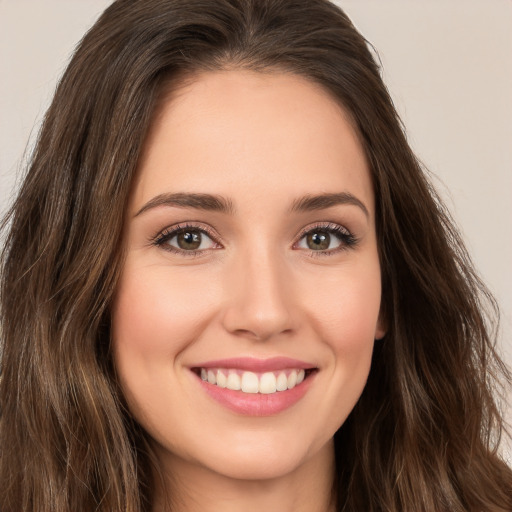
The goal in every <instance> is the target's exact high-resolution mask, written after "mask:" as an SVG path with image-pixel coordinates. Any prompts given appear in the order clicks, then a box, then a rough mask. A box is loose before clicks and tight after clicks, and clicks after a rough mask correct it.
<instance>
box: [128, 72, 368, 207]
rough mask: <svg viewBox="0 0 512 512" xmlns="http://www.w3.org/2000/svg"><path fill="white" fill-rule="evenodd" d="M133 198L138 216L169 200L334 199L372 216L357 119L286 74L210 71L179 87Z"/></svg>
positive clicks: (154, 134)
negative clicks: (177, 195) (172, 196)
mask: <svg viewBox="0 0 512 512" xmlns="http://www.w3.org/2000/svg"><path fill="white" fill-rule="evenodd" d="M347 188H348V189H350V190H346V189H347ZM133 190H134V193H133V197H132V208H134V209H135V208H137V206H140V205H141V204H142V203H144V202H145V201H148V200H149V199H151V197H153V196H155V195H157V194H161V193H163V192H208V193H212V194H221V195H230V196H231V195H233V196H234V197H232V200H233V202H234V203H235V204H236V203H237V202H238V201H241V202H244V204H248V203H247V201H249V204H250V203H251V200H255V199H256V198H257V197H258V194H260V195H262V196H264V197H265V198H266V199H269V198H270V197H275V199H276V201H278V200H283V201H284V200H286V198H290V197H293V196H294V195H296V196H299V195H305V194H316V193H328V192H332V191H333V190H335V191H337V192H342V191H349V192H351V193H354V194H356V195H358V196H360V197H361V199H362V200H364V201H365V202H366V203H367V205H368V209H369V210H370V211H371V210H372V209H373V191H372V185H371V179H370V174H369V170H368V165H367V162H366V158H365V156H364V152H363V149H362V147H361V144H360V142H359V139H358V137H357V135H356V132H355V130H354V128H353V126H352V123H351V122H350V119H349V116H348V115H347V114H346V112H345V111H344V110H343V108H342V107H341V106H340V104H339V103H338V102H337V101H335V100H334V99H333V98H332V96H331V95H330V94H329V93H328V92H326V91H325V90H324V89H323V88H322V87H321V86H319V85H317V84H315V83H312V82H311V81H309V80H307V79H305V78H302V77H299V76H297V75H293V74H288V73H260V72H258V73H257V72H251V71H240V70H236V71H235V70H231V71H218V72H205V73H201V74H198V75H195V76H193V77H192V78H191V79H190V80H188V81H186V82H184V83H183V85H182V86H181V87H179V88H175V89H174V90H173V91H172V92H171V93H170V94H169V95H168V97H167V98H166V99H165V101H162V103H161V105H160V106H159V108H158V109H157V111H156V112H155V115H154V119H153V122H152V125H151V129H150V131H149V134H148V137H147V140H146V143H145V147H144V151H143V154H142V157H141V160H140V163H139V169H138V175H137V178H136V182H135V187H134V189H133ZM237 196H238V197H237Z"/></svg>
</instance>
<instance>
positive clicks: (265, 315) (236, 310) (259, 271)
mask: <svg viewBox="0 0 512 512" xmlns="http://www.w3.org/2000/svg"><path fill="white" fill-rule="evenodd" d="M228 273H229V277H228V279H227V280H226V294H227V300H226V309H225V312H224V323H225V327H226V329H228V330H229V331H230V332H233V333H237V334H244V335H247V336H250V337H252V338H255V339H261V340H264V339H268V338H269V337H272V336H273V335H277V334H280V333H284V332H287V331H290V330H292V329H293V327H294V325H293V311H292V306H293V304H292V302H293V300H292V299H293V298H292V294H291V287H290V284H291V283H290V279H289V277H290V276H289V272H288V271H287V265H286V263H285V261H284V258H283V257H282V256H281V255H280V254H279V253H278V251H274V250H272V248H270V247H267V248H265V247H261V246H260V247H259V248H258V249H257V250H250V249H247V250H245V251H244V252H243V254H239V255H238V257H236V258H235V259H234V261H233V262H232V265H230V268H229V270H228Z"/></svg>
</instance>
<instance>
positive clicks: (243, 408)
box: [191, 357, 317, 416]
mask: <svg viewBox="0 0 512 512" xmlns="http://www.w3.org/2000/svg"><path fill="white" fill-rule="evenodd" d="M193 368H205V369H207V368H229V369H236V370H241V371H252V372H255V373H263V372H271V371H279V370H285V369H290V368H293V369H305V370H307V369H314V368H316V367H315V365H312V364H309V363H306V362H304V361H299V360H298V359H292V358H289V357H273V358H270V359H255V358H252V357H238V358H231V359H217V360H215V361H207V362H203V363H199V364H197V365H194V366H193V367H191V370H192V369H193ZM192 373H193V376H194V378H195V379H196V382H198V384H199V385H200V386H201V388H202V389H203V391H205V392H206V393H207V394H208V396H210V397H211V398H213V399H214V400H215V401H217V402H218V403H220V404H221V405H223V406H224V407H227V408H228V409H230V410H232V411H234V412H236V413H238V414H243V415H246V416H272V415H274V414H278V413H280V412H281V411H284V410H285V409H288V408H289V407H291V406H292V405H294V404H296V403H297V402H298V401H299V400H300V399H301V398H302V397H303V396H304V395H305V394H306V393H307V391H308V389H309V387H310V386H311V384H312V382H313V380H314V379H315V377H316V373H317V372H316V371H315V372H312V373H311V374H308V375H307V377H306V379H304V380H303V381H302V382H301V383H300V384H298V385H297V386H295V387H294V388H292V389H288V390H286V391H277V392H276V393H270V394H261V393H243V392H242V391H233V390H231V389H227V388H221V387H219V386H216V385H215V384H210V383H209V382H208V381H203V380H202V379H201V377H200V376H199V375H198V374H197V372H195V371H192Z"/></svg>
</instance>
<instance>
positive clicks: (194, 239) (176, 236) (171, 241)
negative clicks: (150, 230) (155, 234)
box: [154, 227, 219, 254]
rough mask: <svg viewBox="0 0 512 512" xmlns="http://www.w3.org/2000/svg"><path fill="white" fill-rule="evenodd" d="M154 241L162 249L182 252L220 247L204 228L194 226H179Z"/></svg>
mask: <svg viewBox="0 0 512 512" xmlns="http://www.w3.org/2000/svg"><path fill="white" fill-rule="evenodd" d="M154 243H155V245H157V246H159V247H162V249H165V250H168V251H172V252H179V253H182V254H185V253H187V252H188V253H194V252H196V251H206V250H208V249H217V248H219V245H218V244H217V243H216V242H215V241H214V240H212V238H211V237H210V236H209V235H208V234H207V233H206V232H205V231H204V230H203V229H199V228H194V227H178V228H176V229H172V230H170V231H167V232H164V233H162V234H161V235H160V237H159V238H157V239H156V240H155V242H154Z"/></svg>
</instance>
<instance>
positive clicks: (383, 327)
mask: <svg viewBox="0 0 512 512" xmlns="http://www.w3.org/2000/svg"><path fill="white" fill-rule="evenodd" d="M387 331H388V323H387V320H386V317H385V315H384V313H383V311H382V308H381V310H380V312H379V318H378V319H377V326H376V327H375V340H381V339H382V338H384V336H386V333H387Z"/></svg>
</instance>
